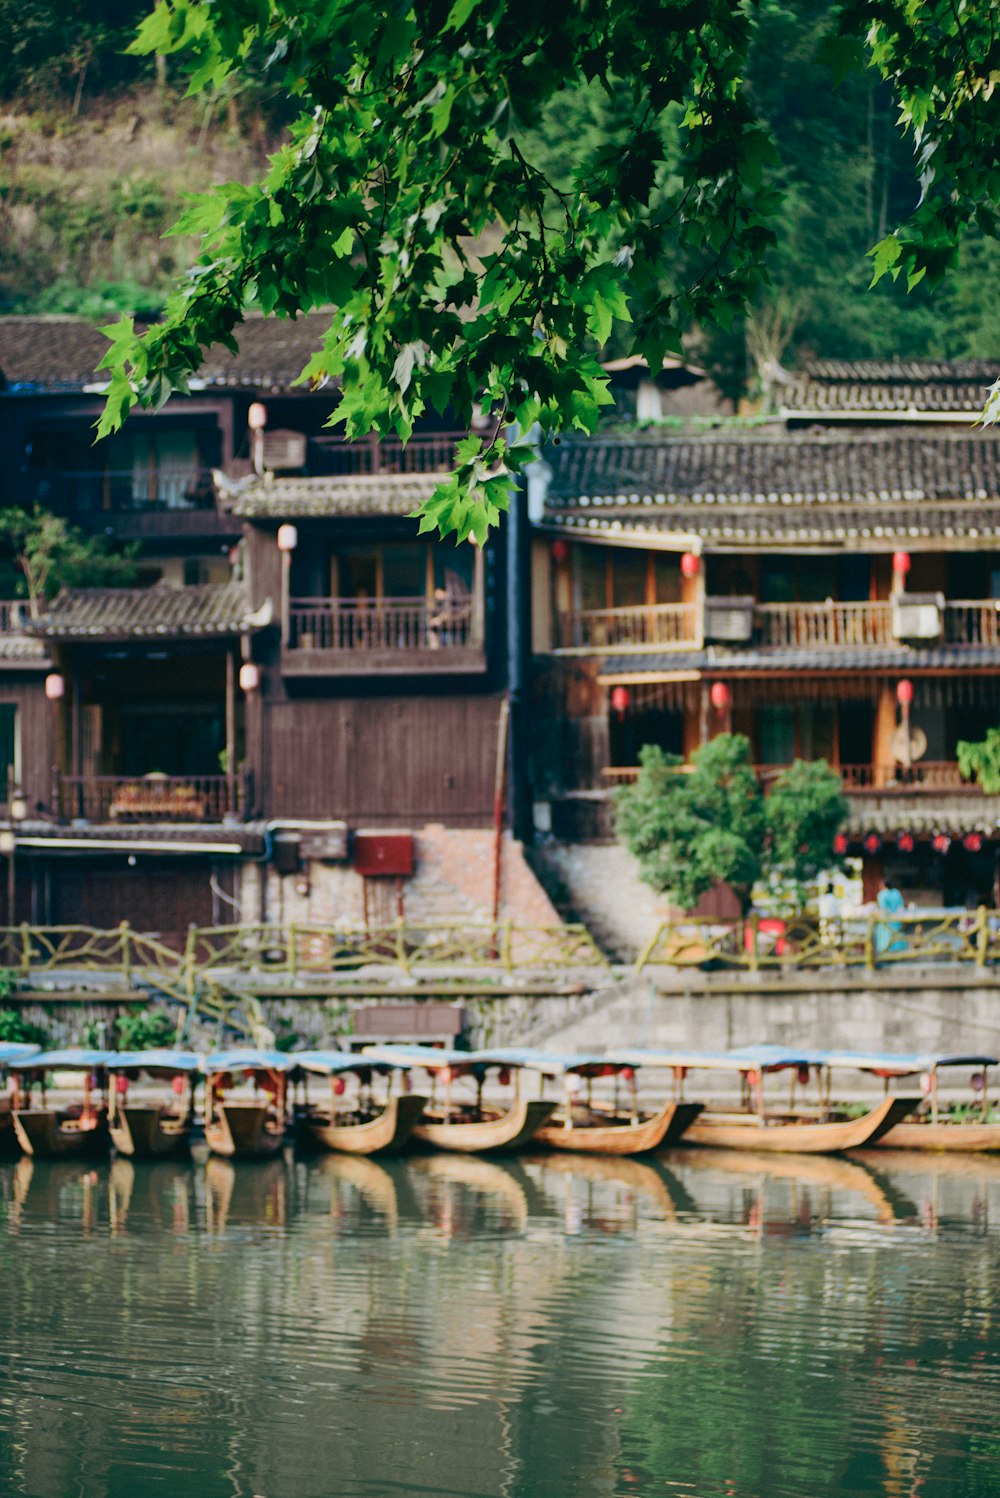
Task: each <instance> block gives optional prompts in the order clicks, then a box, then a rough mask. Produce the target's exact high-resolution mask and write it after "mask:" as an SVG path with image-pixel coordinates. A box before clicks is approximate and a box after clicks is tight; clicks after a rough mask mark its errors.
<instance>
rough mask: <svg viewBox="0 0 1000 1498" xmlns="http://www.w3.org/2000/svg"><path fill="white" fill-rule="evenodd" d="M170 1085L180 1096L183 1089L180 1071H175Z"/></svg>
mask: <svg viewBox="0 0 1000 1498" xmlns="http://www.w3.org/2000/svg"><path fill="white" fill-rule="evenodd" d="M170 1085H171V1087H172V1088H173V1090H174V1092H176V1094H177V1096H178V1097H180V1095H181V1093H182V1092H183V1091H184V1078H183V1076H182V1075H181V1073H180V1072H178V1073H177V1075H176V1077H171V1079H170Z"/></svg>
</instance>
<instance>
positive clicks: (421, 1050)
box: [360, 1045, 502, 1072]
mask: <svg viewBox="0 0 1000 1498" xmlns="http://www.w3.org/2000/svg"><path fill="white" fill-rule="evenodd" d="M360 1054H361V1055H362V1056H365V1057H367V1059H368V1060H369V1061H386V1062H388V1063H389V1064H390V1065H391V1066H399V1067H411V1066H419V1067H422V1068H423V1069H424V1071H429V1072H434V1071H444V1070H445V1068H446V1067H447V1068H450V1069H451V1070H453V1071H472V1070H473V1069H475V1068H476V1067H477V1063H478V1067H479V1069H480V1070H482V1069H483V1068H484V1067H486V1066H498V1065H501V1064H502V1063H500V1062H497V1061H480V1060H479V1058H478V1055H477V1053H476V1052H475V1051H452V1050H447V1049H445V1048H444V1047H441V1048H438V1047H437V1046H432V1045H368V1046H365V1048H364V1050H363V1051H362V1052H361V1053H360Z"/></svg>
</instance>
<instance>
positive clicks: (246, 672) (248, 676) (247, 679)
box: [240, 661, 260, 692]
mask: <svg viewBox="0 0 1000 1498" xmlns="http://www.w3.org/2000/svg"><path fill="white" fill-rule="evenodd" d="M240 686H241V688H242V689H243V691H244V692H256V690H257V688H258V687H259V686H260V667H259V666H258V665H257V664H256V663H255V662H254V661H244V662H243V665H242V666H241V667H240Z"/></svg>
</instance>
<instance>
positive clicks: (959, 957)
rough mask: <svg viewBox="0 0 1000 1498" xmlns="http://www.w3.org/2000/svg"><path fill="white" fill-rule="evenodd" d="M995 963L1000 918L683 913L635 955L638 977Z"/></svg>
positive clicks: (975, 914)
mask: <svg viewBox="0 0 1000 1498" xmlns="http://www.w3.org/2000/svg"><path fill="white" fill-rule="evenodd" d="M932 962H933V963H941V962H945V963H952V962H959V963H969V964H974V965H975V966H978V967H985V966H987V964H990V965H993V964H996V963H1000V913H998V912H996V911H991V910H986V909H985V908H983V907H980V909H978V910H975V911H964V910H962V911H940V910H927V911H920V910H907V911H902V912H900V913H899V914H895V913H893V914H891V915H889V914H883V913H882V912H881V911H866V912H864V913H863V914H858V915H857V916H846V917H838V918H835V919H833V920H825V919H824V920H822V921H820V920H819V919H818V918H816V917H809V916H798V917H796V918H794V919H791V920H788V921H787V922H784V923H782V924H781V925H779V926H776V924H775V922H774V921H773V920H768V921H767V922H764V921H763V917H760V916H758V915H757V914H753V915H750V916H747V917H746V918H744V919H740V920H736V921H720V920H716V919H713V918H712V917H710V916H681V917H678V918H677V919H676V920H668V921H663V922H661V924H660V925H659V926H658V927H657V929H656V931H655V932H654V933H653V935H652V937H651V938H650V940H649V941H648V942H647V943H646V945H645V947H644V948H643V950H642V951H641V952H640V954H639V957H638V959H637V961H636V968H637V970H638V971H639V972H641V971H642V969H643V968H644V967H648V966H650V965H653V964H663V965H664V966H668V967H698V968H701V967H706V966H708V967H712V968H720V967H722V968H730V969H737V970H742V971H745V972H767V971H775V970H779V971H780V970H788V969H794V968H851V967H861V968H868V969H876V968H883V967H884V968H891V967H893V966H897V965H900V964H913V965H915V966H919V965H920V964H927V963H932Z"/></svg>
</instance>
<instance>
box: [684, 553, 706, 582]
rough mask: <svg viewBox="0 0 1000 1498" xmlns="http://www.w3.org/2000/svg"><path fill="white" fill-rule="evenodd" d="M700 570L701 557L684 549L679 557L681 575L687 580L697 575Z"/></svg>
mask: <svg viewBox="0 0 1000 1498" xmlns="http://www.w3.org/2000/svg"><path fill="white" fill-rule="evenodd" d="M700 571H701V559H700V557H697V556H696V555H695V553H694V552H693V551H686V552H685V553H684V555H683V556H682V557H681V576H682V577H686V578H687V579H688V580H689V581H690V580H691V578H694V577H697V576H698V573H699V572H700Z"/></svg>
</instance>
